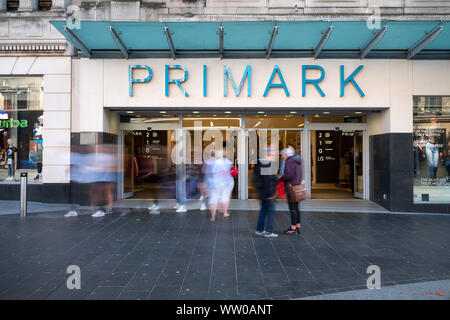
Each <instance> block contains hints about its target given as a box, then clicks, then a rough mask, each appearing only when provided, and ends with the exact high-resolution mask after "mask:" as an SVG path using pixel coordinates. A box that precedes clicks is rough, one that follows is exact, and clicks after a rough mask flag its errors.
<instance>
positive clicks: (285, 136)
mask: <svg viewBox="0 0 450 320" xmlns="http://www.w3.org/2000/svg"><path fill="white" fill-rule="evenodd" d="M248 135H249V146H248V153H249V154H248V157H247V158H248V198H249V199H257V198H258V190H257V189H256V188H255V187H254V186H253V184H252V181H253V179H252V176H253V172H254V167H255V165H256V161H257V160H258V159H259V158H260V157H261V156H262V155H263V154H264V153H261V148H266V147H278V152H280V151H281V150H283V149H284V148H287V147H288V146H290V147H293V148H294V149H295V152H296V154H297V155H299V156H302V130H295V129H292V130H283V129H273V130H269V129H249V130H248ZM278 160H279V161H278V164H279V168H280V166H281V158H279V159H278ZM279 168H278V169H279Z"/></svg>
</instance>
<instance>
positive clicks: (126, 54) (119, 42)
mask: <svg viewBox="0 0 450 320" xmlns="http://www.w3.org/2000/svg"><path fill="white" fill-rule="evenodd" d="M109 32H111V36H112V38H113V40H114V42H115V43H116V45H117V46H118V47H119V49H120V51H122V53H123V56H124V57H125V59H128V57H129V56H130V52H129V51H128V49H127V47H126V46H125V44H124V43H123V42H122V40H121V39H120V37H119V35H118V34H117V32H116V30H114V28H113V27H111V26H110V27H109Z"/></svg>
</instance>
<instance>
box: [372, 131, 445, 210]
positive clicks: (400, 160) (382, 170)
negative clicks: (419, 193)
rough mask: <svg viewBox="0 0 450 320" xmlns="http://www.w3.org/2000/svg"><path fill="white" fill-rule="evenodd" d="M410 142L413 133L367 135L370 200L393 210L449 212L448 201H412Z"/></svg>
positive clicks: (412, 169) (412, 173) (411, 150)
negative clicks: (419, 202) (426, 202)
mask: <svg viewBox="0 0 450 320" xmlns="http://www.w3.org/2000/svg"><path fill="white" fill-rule="evenodd" d="M412 142H413V136H412V133H387V134H380V135H374V136H370V138H369V147H370V165H369V167H370V168H369V170H370V200H372V201H374V202H376V203H378V204H379V205H381V206H383V207H384V208H386V209H388V210H390V211H394V212H432V213H450V203H448V204H431V203H430V204H415V203H414V201H413V183H414V182H413V179H414V162H413V159H414V158H413V148H412Z"/></svg>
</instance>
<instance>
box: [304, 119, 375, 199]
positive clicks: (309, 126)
mask: <svg viewBox="0 0 450 320" xmlns="http://www.w3.org/2000/svg"><path fill="white" fill-rule="evenodd" d="M368 129H369V126H368V124H367V123H308V122H307V121H306V118H305V125H304V131H303V137H302V139H303V141H305V143H304V144H303V146H302V153H303V154H305V155H307V156H306V157H304V162H303V164H304V166H305V182H306V189H307V190H308V191H309V192H311V151H312V150H311V131H312V130H321V131H324V130H325V131H333V130H336V131H339V130H355V131H362V133H363V188H364V189H363V194H362V199H364V200H369V199H370V191H369V172H370V171H369V159H370V154H369V133H368Z"/></svg>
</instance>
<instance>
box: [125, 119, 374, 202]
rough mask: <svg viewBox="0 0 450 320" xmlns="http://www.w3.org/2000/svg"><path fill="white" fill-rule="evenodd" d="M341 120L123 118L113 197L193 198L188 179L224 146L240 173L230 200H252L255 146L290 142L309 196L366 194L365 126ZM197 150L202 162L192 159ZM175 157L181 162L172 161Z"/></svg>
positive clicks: (257, 151)
mask: <svg viewBox="0 0 450 320" xmlns="http://www.w3.org/2000/svg"><path fill="white" fill-rule="evenodd" d="M160 113H163V111H160ZM164 113H165V111H164ZM193 113H194V112H193ZM195 113H197V112H195ZM342 118H343V119H344V121H345V122H344V121H341V119H337V120H336V119H334V118H331V120H334V121H338V120H339V121H340V122H334V123H331V122H319V120H322V119H321V117H316V116H314V119H310V117H308V118H306V117H303V116H297V115H293V114H290V115H284V116H278V115H266V114H261V115H256V116H251V115H216V114H215V113H214V114H211V115H200V114H192V115H166V114H164V115H122V116H121V121H120V141H121V144H120V153H119V154H120V155H121V157H120V159H121V163H120V164H119V166H120V168H122V174H121V175H120V177H119V179H120V180H119V188H118V190H119V194H118V197H119V198H120V199H123V198H134V199H145V200H151V199H176V198H179V197H180V196H183V195H184V196H185V197H186V198H187V199H196V198H198V197H199V191H198V190H197V191H196V190H194V189H193V188H192V181H191V180H190V176H192V175H194V176H197V175H198V172H201V170H200V169H201V166H202V164H203V162H204V161H206V160H207V158H208V157H207V155H208V154H209V155H211V151H212V150H213V149H214V146H215V144H222V147H225V149H224V152H225V156H226V157H227V158H228V159H230V161H232V162H233V164H234V165H235V166H236V167H237V168H238V171H239V173H238V175H237V176H236V177H235V184H234V190H233V192H232V198H234V199H242V200H245V199H256V198H257V197H258V193H257V190H256V189H255V188H254V186H253V185H252V173H253V166H254V165H255V164H256V160H257V159H259V157H260V156H261V154H260V153H261V152H260V151H261V150H262V149H261V148H264V146H269V145H270V146H271V147H272V148H273V147H278V149H279V151H281V150H282V149H283V148H285V147H287V146H288V145H292V146H293V147H294V148H295V149H296V152H297V154H298V155H300V156H301V158H302V162H303V176H304V180H305V182H306V186H307V190H310V191H311V195H312V199H354V198H361V199H368V198H369V196H368V190H369V188H368V174H367V172H368V151H369V150H368V135H367V123H366V122H365V121H364V120H361V121H360V122H357V123H353V122H351V123H347V122H350V121H348V120H347V119H348V118H347V117H342ZM353 118H355V117H352V118H350V119H351V120H352V121H354V120H353ZM331 120H330V119H328V118H327V119H324V121H331ZM196 139H199V141H196ZM177 141H178V142H179V144H178V145H177ZM224 142H225V145H223V144H224ZM183 145H184V146H186V147H182V146H183ZM179 149H181V150H182V152H181V151H179ZM196 149H197V150H196ZM199 149H200V150H199ZM198 151H200V154H201V155H200V162H199V158H198V156H195V154H196V152H198ZM174 156H175V158H176V159H181V158H184V159H185V160H186V161H185V162H184V163H183V162H182V161H181V162H177V161H175V160H174ZM176 163H178V164H176ZM279 163H280V162H279ZM180 181H181V182H180ZM194 184H195V183H194Z"/></svg>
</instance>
